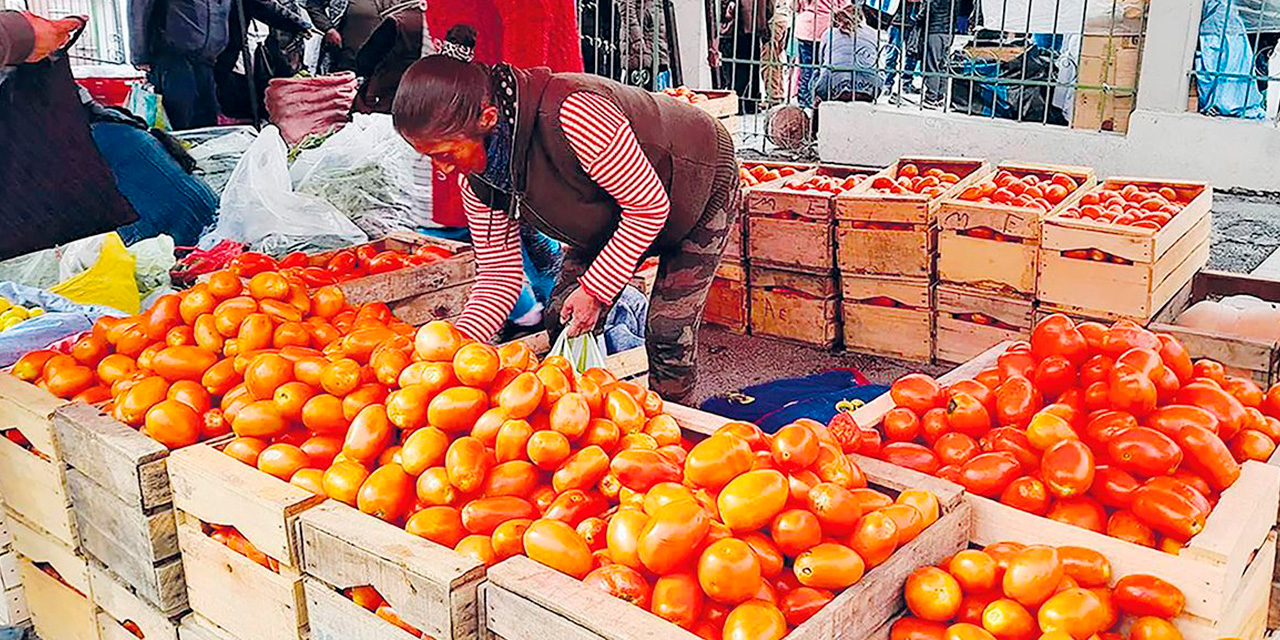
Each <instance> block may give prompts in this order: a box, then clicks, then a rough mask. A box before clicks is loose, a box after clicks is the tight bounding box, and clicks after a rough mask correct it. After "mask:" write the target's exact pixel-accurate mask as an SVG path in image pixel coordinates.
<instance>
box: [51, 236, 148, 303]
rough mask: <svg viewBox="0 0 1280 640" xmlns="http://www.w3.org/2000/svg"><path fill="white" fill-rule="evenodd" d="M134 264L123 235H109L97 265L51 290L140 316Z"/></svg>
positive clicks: (70, 298)
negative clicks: (125, 245)
mask: <svg viewBox="0 0 1280 640" xmlns="http://www.w3.org/2000/svg"><path fill="white" fill-rule="evenodd" d="M64 257H65V256H64ZM134 265H135V261H134V259H133V256H132V255H131V254H130V253H129V250H128V249H125V248H124V242H122V241H121V240H120V236H118V235H116V234H115V233H109V234H107V235H106V237H105V238H104V239H103V241H102V251H101V253H100V254H99V255H98V260H97V261H96V262H94V263H93V266H91V267H89V268H88V269H87V270H85V271H84V272H83V273H80V274H79V275H76V276H72V277H71V278H69V279H67V280H63V281H62V282H59V283H58V284H55V285H53V286H52V287H49V291H50V292H52V293H56V294H58V295H61V296H62V297H64V298H66V299H68V300H71V301H72V302H80V303H84V304H100V305H106V306H108V307H111V308H113V309H119V310H121V311H123V312H125V313H128V314H131V315H132V314H135V313H138V310H139V309H140V305H141V297H140V296H139V294H138V282H137V280H135V279H134V269H135V268H134Z"/></svg>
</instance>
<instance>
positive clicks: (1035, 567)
mask: <svg viewBox="0 0 1280 640" xmlns="http://www.w3.org/2000/svg"><path fill="white" fill-rule="evenodd" d="M1063 575H1064V574H1063V569H1062V562H1061V560H1060V558H1059V557H1058V551H1057V550H1056V549H1054V548H1052V547H1045V546H1030V547H1026V548H1024V549H1022V550H1020V551H1018V552H1017V553H1015V554H1014V555H1013V557H1011V558H1010V559H1009V567H1008V568H1007V569H1006V570H1005V572H1004V577H1003V578H1002V581H1001V585H1002V589H1003V591H1004V594H1005V595H1006V596H1008V597H1010V598H1012V599H1014V600H1016V601H1018V603H1020V604H1022V605H1023V606H1026V607H1029V608H1033V607H1038V606H1040V604H1041V603H1043V602H1044V601H1045V600H1048V599H1049V597H1050V596H1051V595H1053V592H1054V591H1055V590H1056V589H1057V588H1058V583H1059V582H1061V581H1062V576H1063Z"/></svg>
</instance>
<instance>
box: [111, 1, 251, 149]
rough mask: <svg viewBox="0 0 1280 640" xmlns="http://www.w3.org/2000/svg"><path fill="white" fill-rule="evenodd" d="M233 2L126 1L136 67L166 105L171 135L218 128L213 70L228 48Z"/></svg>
mask: <svg viewBox="0 0 1280 640" xmlns="http://www.w3.org/2000/svg"><path fill="white" fill-rule="evenodd" d="M234 8H235V0H129V41H130V47H129V49H130V52H131V53H132V56H133V60H132V62H133V64H134V66H136V67H138V68H139V69H142V70H144V71H147V78H148V79H149V80H150V81H151V84H152V85H154V86H155V87H156V90H157V91H158V92H159V93H160V95H161V97H162V98H163V100H164V110H165V114H166V115H167V116H168V117H169V123H170V124H171V125H173V128H174V129H194V128H198V127H209V126H213V125H215V124H217V123H218V94H217V86H216V81H215V80H214V73H213V65H214V60H215V59H217V57H218V54H220V53H222V52H223V50H224V49H226V48H227V44H228V43H229V42H230V28H231V11H232V10H233V9H234Z"/></svg>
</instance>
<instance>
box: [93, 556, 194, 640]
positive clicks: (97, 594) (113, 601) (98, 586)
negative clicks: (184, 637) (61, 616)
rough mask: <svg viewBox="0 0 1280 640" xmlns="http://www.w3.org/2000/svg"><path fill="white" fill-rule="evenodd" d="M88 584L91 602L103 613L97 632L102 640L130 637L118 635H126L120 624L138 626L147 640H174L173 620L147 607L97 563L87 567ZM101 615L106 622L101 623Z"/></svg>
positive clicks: (176, 629)
mask: <svg viewBox="0 0 1280 640" xmlns="http://www.w3.org/2000/svg"><path fill="white" fill-rule="evenodd" d="M89 583H90V585H91V586H92V588H93V602H94V604H96V605H98V607H100V608H101V609H102V611H103V613H100V614H99V615H98V630H99V632H101V633H102V635H103V637H104V640H105V638H107V637H121V638H125V637H132V636H121V635H119V633H120V632H123V633H125V634H127V633H128V631H126V630H125V629H124V628H123V627H121V626H120V624H121V623H123V622H133V623H134V624H136V625H138V628H139V629H141V630H142V634H143V636H144V637H146V639H147V640H177V638H178V625H177V623H176V621H175V620H174V619H173V618H172V617H170V616H167V615H165V614H164V613H162V612H160V611H159V610H157V609H156V608H155V607H153V606H151V605H149V604H147V603H146V602H145V601H143V600H142V599H141V598H139V597H138V596H137V595H135V594H134V593H133V592H131V591H130V590H129V588H128V587H126V586H125V585H123V584H121V583H120V581H119V580H117V579H116V578H115V577H114V576H112V574H111V573H110V572H109V571H107V570H106V569H104V568H103V567H100V566H98V565H97V564H96V563H90V566H89ZM104 614H105V617H106V620H103V617H104ZM117 630H118V632H117ZM111 634H115V635H114V636H112V635H111Z"/></svg>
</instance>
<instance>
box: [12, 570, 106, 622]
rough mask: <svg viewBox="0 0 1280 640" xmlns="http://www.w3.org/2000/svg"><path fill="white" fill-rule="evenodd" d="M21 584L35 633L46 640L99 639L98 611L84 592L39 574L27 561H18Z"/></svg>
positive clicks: (64, 575) (64, 578)
mask: <svg viewBox="0 0 1280 640" xmlns="http://www.w3.org/2000/svg"><path fill="white" fill-rule="evenodd" d="M19 564H20V571H21V573H22V585H23V587H24V588H25V590H26V595H27V603H28V606H29V608H30V611H31V620H32V622H33V623H34V625H35V630H36V634H37V635H38V636H39V637H41V638H47V639H48V640H54V639H56V640H98V618H97V608H96V607H94V605H93V602H92V601H91V600H90V599H89V595H88V591H87V589H88V585H87V584H86V585H85V587H84V588H85V590H81V589H80V588H78V587H76V586H74V585H73V584H70V581H69V580H67V579H66V574H63V580H66V582H63V581H59V580H58V579H57V578H55V577H53V576H51V575H49V574H47V573H45V572H44V571H41V570H40V568H39V567H37V566H36V564H35V563H34V562H32V561H31V560H29V559H27V558H25V557H24V558H21V559H20V560H19Z"/></svg>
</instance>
